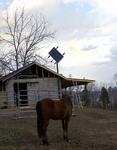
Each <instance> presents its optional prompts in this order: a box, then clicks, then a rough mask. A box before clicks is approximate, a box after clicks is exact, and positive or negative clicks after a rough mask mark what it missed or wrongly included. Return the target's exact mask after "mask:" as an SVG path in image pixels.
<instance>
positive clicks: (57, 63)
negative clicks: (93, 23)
mask: <svg viewBox="0 0 117 150" xmlns="http://www.w3.org/2000/svg"><path fill="white" fill-rule="evenodd" d="M56 69H57V74H59V67H58V63H57V62H56ZM58 96H59V98H60V83H59V78H58Z"/></svg>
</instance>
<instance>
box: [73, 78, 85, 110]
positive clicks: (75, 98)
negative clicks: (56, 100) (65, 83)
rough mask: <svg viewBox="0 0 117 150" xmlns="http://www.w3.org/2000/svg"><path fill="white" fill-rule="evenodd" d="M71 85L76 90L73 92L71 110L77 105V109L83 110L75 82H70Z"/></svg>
mask: <svg viewBox="0 0 117 150" xmlns="http://www.w3.org/2000/svg"><path fill="white" fill-rule="evenodd" d="M72 83H73V87H74V88H76V91H75V92H73V110H74V107H75V105H77V108H83V105H82V102H81V98H80V95H79V91H78V84H77V81H73V80H72ZM74 88H73V89H74ZM73 89H72V90H73Z"/></svg>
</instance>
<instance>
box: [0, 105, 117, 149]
mask: <svg viewBox="0 0 117 150" xmlns="http://www.w3.org/2000/svg"><path fill="white" fill-rule="evenodd" d="M74 113H75V115H73V116H72V118H71V122H70V125H69V139H70V142H69V143H67V142H65V141H64V140H63V137H62V127H61V122H60V121H53V120H51V121H50V124H49V127H48V132H47V135H48V140H49V142H50V145H49V146H40V145H39V144H38V137H37V132H36V117H33V118H30V117H29V118H21V119H16V118H14V117H0V150H117V112H116V111H107V110H101V109H88V108H84V109H75V112H74Z"/></svg>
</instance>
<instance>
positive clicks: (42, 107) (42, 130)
mask: <svg viewBox="0 0 117 150" xmlns="http://www.w3.org/2000/svg"><path fill="white" fill-rule="evenodd" d="M36 111H37V131H38V136H39V139H40V142H41V144H43V145H49V143H48V140H47V135H46V132H47V127H48V124H49V120H50V119H53V120H61V121H62V128H63V137H64V139H65V140H66V141H68V124H69V121H70V117H71V115H72V102H71V100H70V97H68V96H65V97H63V98H61V99H60V100H52V99H50V98H45V99H43V100H41V101H38V102H37V104H36Z"/></svg>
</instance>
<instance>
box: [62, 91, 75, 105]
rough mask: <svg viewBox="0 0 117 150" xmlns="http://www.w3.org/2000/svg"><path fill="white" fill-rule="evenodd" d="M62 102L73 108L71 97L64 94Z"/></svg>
mask: <svg viewBox="0 0 117 150" xmlns="http://www.w3.org/2000/svg"><path fill="white" fill-rule="evenodd" d="M61 100H63V101H66V102H67V103H68V104H69V105H71V106H73V104H72V100H71V97H70V96H69V95H66V94H63V95H62V99H61Z"/></svg>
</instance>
